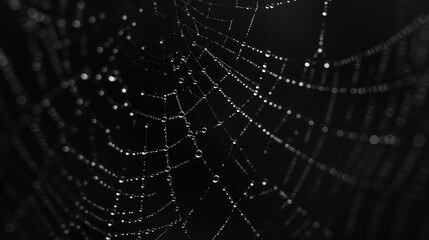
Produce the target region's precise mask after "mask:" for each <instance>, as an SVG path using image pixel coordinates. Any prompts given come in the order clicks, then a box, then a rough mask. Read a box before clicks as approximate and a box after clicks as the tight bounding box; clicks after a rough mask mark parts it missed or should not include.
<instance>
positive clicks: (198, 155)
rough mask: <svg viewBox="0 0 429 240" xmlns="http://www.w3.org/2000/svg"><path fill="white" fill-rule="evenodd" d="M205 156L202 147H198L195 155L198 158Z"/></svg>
mask: <svg viewBox="0 0 429 240" xmlns="http://www.w3.org/2000/svg"><path fill="white" fill-rule="evenodd" d="M202 156H203V151H201V150H200V149H198V150H197V151H195V157H196V158H200V157H202Z"/></svg>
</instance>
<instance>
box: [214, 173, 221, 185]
mask: <svg viewBox="0 0 429 240" xmlns="http://www.w3.org/2000/svg"><path fill="white" fill-rule="evenodd" d="M219 179H220V178H219V175H213V183H218V182H219Z"/></svg>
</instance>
